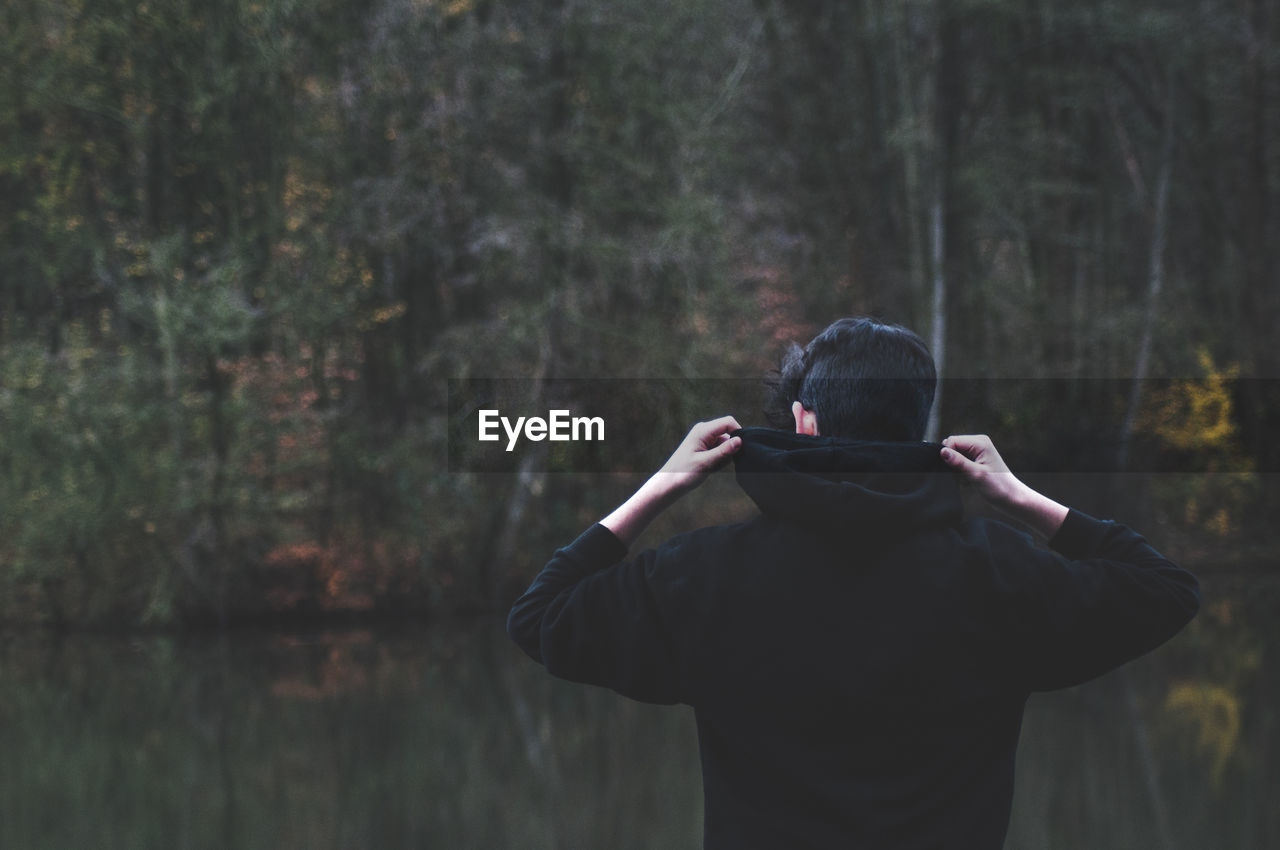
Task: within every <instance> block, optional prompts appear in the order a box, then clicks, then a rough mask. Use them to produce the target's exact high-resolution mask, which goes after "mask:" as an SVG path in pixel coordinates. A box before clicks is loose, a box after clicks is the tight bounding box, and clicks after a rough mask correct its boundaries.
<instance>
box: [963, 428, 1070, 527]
mask: <svg viewBox="0 0 1280 850" xmlns="http://www.w3.org/2000/svg"><path fill="white" fill-rule="evenodd" d="M942 446H943V448H942V460H943V462H945V463H946V464H947V465H948V466H950V467H952V468H953V469H955V470H957V471H958V472H959V473H960V474H961V475H962V476H964V479H965V481H967V482H969V483H970V484H972V485H973V486H974V488H975V489H976V490H977V491H978V493H979V494H980V495H981V496H982V498H984V499H986V500H987V501H988V502H990V503H991V504H992V505H993V506H994V507H996V508H998V509H1000V510H1002V511H1004V512H1005V513H1007V514H1009V515H1010V516H1012V517H1014V518H1015V519H1018V520H1021V521H1022V522H1024V523H1026V524H1027V525H1029V526H1031V527H1032V528H1034V529H1035V530H1036V531H1038V532H1040V533H1041V534H1043V535H1044V536H1045V537H1046V538H1049V537H1053V535H1054V534H1056V533H1057V531H1058V529H1059V528H1061V527H1062V522H1063V520H1065V519H1066V518H1067V508H1066V507H1065V506H1064V505H1060V504H1058V503H1057V502H1055V501H1053V500H1052V499H1050V498H1049V497H1047V496H1044V495H1042V494H1040V493H1037V492H1036V491H1035V490H1032V489H1031V488H1030V487H1028V486H1027V485H1026V484H1023V483H1022V482H1021V481H1019V480H1018V479H1017V478H1016V477H1015V476H1014V474H1013V473H1012V472H1010V471H1009V467H1008V465H1006V464H1005V462H1004V459H1003V458H1002V457H1000V453H999V452H998V451H996V447H995V445H994V444H993V443H992V442H991V438H990V437H988V436H987V435H986V434H960V435H956V436H951V437H947V438H946V439H945V440H943V441H942Z"/></svg>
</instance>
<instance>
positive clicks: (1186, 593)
mask: <svg viewBox="0 0 1280 850" xmlns="http://www.w3.org/2000/svg"><path fill="white" fill-rule="evenodd" d="M1049 545H1050V547H1051V548H1052V549H1053V550H1054V551H1052V552H1047V551H1044V550H1040V552H1039V557H1036V558H1033V559H1031V562H1030V563H1026V564H1024V565H1023V566H1024V568H1021V569H1017V570H1015V571H1013V572H1006V573H1005V574H1004V580H1005V583H1006V585H1005V590H1006V591H1007V592H1009V593H1010V596H1011V598H1010V604H1011V606H1012V610H1011V612H1010V613H1011V618H1012V620H1013V622H1014V626H1015V628H1014V632H1015V634H1014V638H1015V640H1014V643H1013V646H1012V651H1013V653H1014V659H1013V660H1014V663H1015V665H1016V666H1017V668H1018V669H1019V671H1020V673H1021V674H1022V678H1024V680H1025V681H1026V683H1027V685H1028V687H1029V688H1030V689H1031V690H1038V691H1043V690H1054V689H1057V688H1064V687H1070V686H1072V685H1076V684H1080V683H1081V682H1085V681H1088V680H1089V679H1092V678H1094V677H1096V676H1100V675H1102V674H1103V673H1106V672H1107V671H1109V670H1112V669H1114V668H1115V667H1118V666H1120V665H1121V664H1124V663H1125V662H1127V661H1130V660H1132V659H1134V658H1137V657H1138V656H1140V655H1143V654H1145V653H1147V652H1150V651H1151V650H1152V649H1155V648H1156V647H1157V646H1159V645H1160V644H1162V643H1164V642H1165V641H1167V640H1169V639H1170V638H1171V637H1173V636H1174V635H1175V634H1177V633H1178V632H1179V631H1180V630H1181V629H1182V627H1183V626H1185V625H1186V624H1187V623H1188V622H1190V620H1191V618H1192V617H1194V616H1195V615H1196V613H1197V612H1198V611H1199V609H1200V586H1199V583H1198V582H1197V581H1196V579H1195V577H1194V576H1193V575H1192V574H1191V573H1189V572H1187V571H1186V570H1184V569H1182V568H1180V567H1178V566H1176V565H1175V564H1173V563H1172V562H1170V561H1169V560H1168V559H1167V558H1165V557H1164V556H1163V555H1161V554H1160V553H1159V552H1157V551H1156V550H1155V549H1154V548H1153V547H1152V546H1151V544H1150V543H1148V542H1147V541H1146V539H1145V538H1143V537H1142V536H1141V535H1139V534H1137V533H1136V532H1134V531H1132V530H1131V529H1129V528H1127V527H1126V526H1123V525H1120V524H1119V523H1115V522H1109V521H1104V520H1098V519H1094V518H1093V517H1091V516H1089V515H1087V514H1084V513H1081V512H1080V511H1076V510H1072V511H1070V513H1069V514H1068V515H1067V518H1066V521H1065V522H1064V523H1063V524H1062V527H1061V528H1060V529H1059V530H1058V533H1057V534H1055V535H1054V537H1053V539H1052V540H1050V541H1049Z"/></svg>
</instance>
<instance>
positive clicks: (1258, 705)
mask: <svg viewBox="0 0 1280 850" xmlns="http://www.w3.org/2000/svg"><path fill="white" fill-rule="evenodd" d="M1271 587H1274V586H1273V585H1272V586H1271ZM1206 590H1207V595H1206V599H1207V604H1206V610H1205V612H1204V613H1203V614H1202V616H1201V617H1200V618H1199V619H1198V620H1197V621H1196V622H1195V623H1194V624H1193V626H1192V627H1191V628H1190V629H1189V630H1187V631H1186V632H1184V633H1183V634H1182V635H1180V636H1179V637H1178V638H1177V639H1176V640H1175V641H1174V642H1173V643H1172V644H1170V645H1169V646H1167V647H1165V648H1164V649H1162V650H1161V651H1160V652H1158V653H1156V654H1155V655H1153V656H1151V657H1148V658H1146V659H1143V660H1142V661H1140V662H1138V663H1137V664H1134V665H1131V666H1130V667H1128V668H1126V669H1125V670H1123V671H1120V672H1118V673H1115V674H1112V675H1110V676H1108V677H1105V678H1103V679H1101V680H1098V681H1097V682H1094V683H1091V684H1089V685H1087V686H1084V687H1081V688H1077V689H1074V690H1071V691H1066V692H1062V693H1057V694H1052V695H1041V696H1037V697H1033V698H1032V701H1031V704H1030V706H1029V709H1028V713H1027V718H1026V723H1025V725H1024V729H1023V736H1022V748H1021V750H1020V754H1019V764H1018V790H1017V797H1016V800H1015V803H1014V818H1013V823H1012V825H1011V829H1010V836H1009V840H1008V842H1007V843H1006V846H1007V847H1009V848H1091V849H1092V848H1125V849H1126V850H1133V848H1148V847H1149V848H1205V847H1232V848H1252V847H1257V848H1263V847H1276V846H1280V810H1277V809H1276V808H1275V807H1273V806H1272V805H1271V803H1272V800H1273V799H1274V798H1275V795H1276V790H1277V788H1276V785H1275V783H1276V777H1275V768H1274V766H1275V765H1276V764H1280V738H1278V737H1277V735H1276V722H1275V717H1274V715H1273V713H1272V707H1273V706H1275V705H1276V704H1277V703H1276V698H1277V696H1280V695H1278V694H1277V677H1276V676H1275V674H1274V673H1273V672H1268V671H1271V670H1273V669H1274V668H1275V657H1274V656H1275V654H1276V650H1277V648H1280V630H1278V626H1277V618H1276V617H1275V612H1276V611H1277V610H1278V609H1277V602H1278V601H1280V600H1278V599H1277V595H1276V593H1275V592H1274V590H1268V589H1267V588H1266V587H1265V586H1262V585H1258V584H1257V583H1255V584H1254V585H1240V586H1236V587H1229V586H1227V585H1226V584H1225V583H1222V584H1221V585H1220V586H1217V587H1215V586H1214V585H1213V584H1212V583H1210V584H1209V585H1208V586H1207V588H1206ZM0 752H2V753H3V758H0V847H5V848H8V847H20V848H42V847H58V848H61V847H68V848H70V847H140V848H141V847H148V848H149V847H157V848H160V847H163V848H181V847H191V848H205V847H210V848H212V847H219V848H222V847H235V848H241V847H243V848H255V847H263V848H267V847H270V848H294V847H296V848H356V847H361V848H363V847H367V848H399V847H405V848H408V847H415V848H416V847H431V848H454V847H457V848H507V847H510V848H655V850H656V848H663V850H670V848H680V847H687V848H696V847H699V846H700V844H701V781H700V775H699V768H698V761H697V752H696V740H695V734H694V730H693V724H692V718H691V716H690V713H689V712H688V710H687V709H670V708H658V707H652V706H644V705H639V704H636V703H631V702H628V701H626V700H623V699H621V698H618V697H615V696H613V695H612V694H609V693H607V692H604V691H600V690H598V689H592V688H582V687H578V686H575V685H569V684H565V683H560V682H556V681H554V680H552V679H550V678H549V677H547V676H545V675H544V674H543V673H542V671H541V670H540V668H538V667H536V666H535V665H534V664H533V663H532V662H529V661H528V660H527V659H525V658H524V657H523V656H522V655H521V654H520V653H519V651H518V650H516V649H514V647H512V646H510V644H508V643H507V641H506V640H505V638H504V637H503V635H502V634H501V626H500V624H499V623H497V622H496V621H483V622H477V623H471V624H466V625H438V626H434V627H432V628H429V629H423V630H421V631H411V632H404V631H401V632H395V633H381V632H378V633H374V632H368V631H344V632H332V633H325V634H316V635H285V636H282V635H271V634H261V633H252V634H250V633H237V634H233V635H231V636H229V637H225V638H221V637H205V638H199V639H195V638H188V639H176V638H145V639H131V640H126V639H112V638H100V637H99V638H89V637H77V638H68V639H63V640H51V639H48V638H41V639H34V638H15V637H8V638H4V639H3V640H0Z"/></svg>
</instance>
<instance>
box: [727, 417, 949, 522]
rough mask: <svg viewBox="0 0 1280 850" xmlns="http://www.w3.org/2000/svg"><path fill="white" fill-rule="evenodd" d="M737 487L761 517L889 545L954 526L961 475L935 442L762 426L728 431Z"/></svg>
mask: <svg viewBox="0 0 1280 850" xmlns="http://www.w3.org/2000/svg"><path fill="white" fill-rule="evenodd" d="M733 433H734V435H735V436H739V437H741V438H742V448H740V449H739V450H738V451H737V453H735V454H734V456H733V461H734V467H735V470H736V472H737V477H738V484H739V485H740V486H741V487H742V489H743V490H744V491H746V493H747V495H748V496H750V497H751V498H752V500H753V501H754V502H755V503H756V505H758V506H759V508H760V510H761V512H762V513H764V514H765V515H766V516H772V517H777V518H780V519H786V520H790V521H793V522H796V523H799V524H801V525H804V526H806V527H809V528H812V529H814V530H815V531H818V532H820V533H823V534H824V535H834V536H840V537H845V536H857V537H858V538H859V539H861V540H862V541H864V542H866V541H870V540H884V541H886V542H887V541H889V540H891V539H893V538H895V537H901V536H903V535H906V534H909V533H911V532H914V531H917V530H920V529H923V528H925V527H928V526H937V525H952V524H955V523H957V522H959V521H960V518H961V516H962V515H963V507H962V504H961V501H960V482H959V478H958V476H957V475H956V473H954V472H953V471H952V470H951V469H950V467H948V466H947V465H946V464H945V463H943V462H942V458H941V457H940V456H939V451H940V450H941V448H942V446H940V445H939V444H937V443H905V442H904V443H882V442H872V441H867V440H845V439H841V438H839V437H810V436H807V435H804V434H792V433H788V432H786V431H774V430H771V429H768V428H743V429H742V430H739V431H735V432H733Z"/></svg>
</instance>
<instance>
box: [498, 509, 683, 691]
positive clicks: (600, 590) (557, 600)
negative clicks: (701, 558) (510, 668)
mask: <svg viewBox="0 0 1280 850" xmlns="http://www.w3.org/2000/svg"><path fill="white" fill-rule="evenodd" d="M666 549H667V547H664V550H647V551H645V552H642V553H640V555H638V556H637V557H636V558H635V559H633V560H630V561H624V560H623V559H624V558H625V557H626V554H627V549H626V547H625V546H624V545H623V544H622V542H621V541H619V540H618V538H617V537H615V536H614V535H613V532H611V531H609V529H607V528H605V527H604V526H603V525H600V524H599V523H597V524H596V525H593V526H592V527H591V528H589V529H587V530H586V531H585V532H583V533H582V534H581V535H580V536H579V537H578V538H577V539H576V540H574V541H573V542H572V543H570V544H569V545H568V546H565V547H564V548H562V549H558V550H557V551H556V552H555V554H553V555H552V556H551V560H550V561H548V562H547V565H546V566H544V567H543V568H542V572H540V573H539V574H538V576H537V578H535V579H534V582H533V584H532V585H530V587H529V589H528V590H526V591H525V593H524V595H523V596H521V597H520V598H519V599H518V600H516V602H515V604H514V605H513V606H512V608H511V612H510V614H509V615H508V616H507V633H508V634H509V635H510V636H511V639H512V640H513V641H515V643H516V644H517V645H518V646H519V647H520V648H521V649H523V650H524V651H525V652H526V653H527V654H528V655H529V657H531V658H533V660H535V661H537V662H539V663H540V664H542V665H543V666H544V667H546V668H547V672H549V673H551V674H552V675H554V676H557V677H559V678H562V679H568V680H570V681H574V682H583V683H586V684H592V685H601V686H603V687H607V688H611V689H613V690H615V691H617V692H618V693H621V694H623V695H624V696H628V697H631V698H633V699H637V700H642V701H644V702H653V703H664V704H672V703H677V702H681V701H683V700H682V697H681V688H680V685H679V681H680V678H681V676H680V672H679V669H678V668H679V658H678V653H677V652H676V651H675V648H674V642H673V639H672V635H671V630H670V628H669V626H668V624H667V622H666V618H665V616H664V612H663V610H662V607H661V605H660V593H658V592H657V590H658V588H659V587H660V582H659V581H658V579H657V576H656V575H655V572H656V571H657V569H658V564H659V562H660V561H661V560H662V559H663V557H664V554H666Z"/></svg>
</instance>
